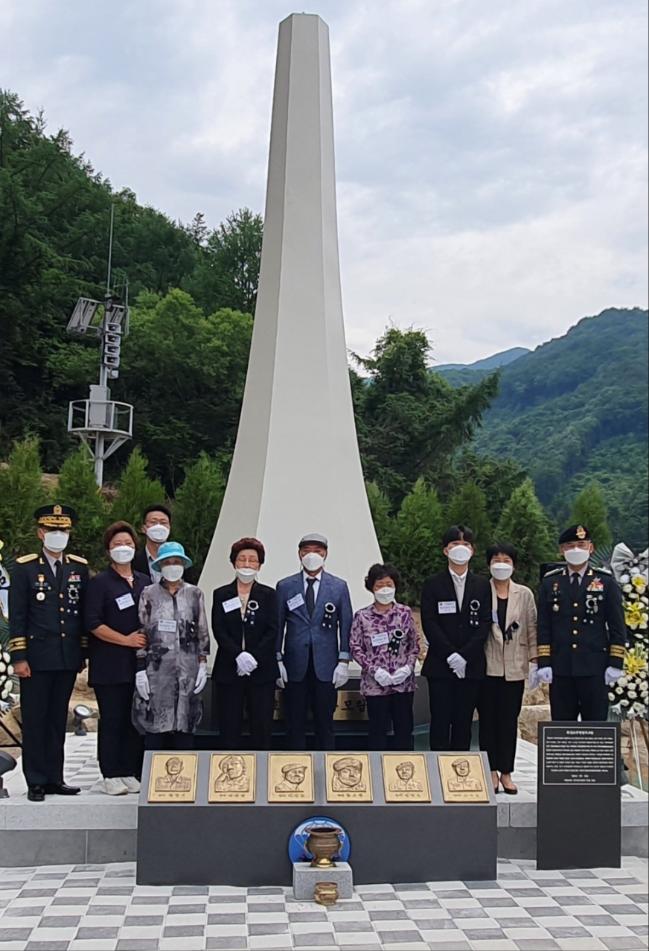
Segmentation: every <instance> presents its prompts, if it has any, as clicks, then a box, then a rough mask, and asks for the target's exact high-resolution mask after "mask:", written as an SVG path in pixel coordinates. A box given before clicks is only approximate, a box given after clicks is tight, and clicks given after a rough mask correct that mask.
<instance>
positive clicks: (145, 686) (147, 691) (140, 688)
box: [135, 670, 151, 702]
mask: <svg viewBox="0 0 649 951" xmlns="http://www.w3.org/2000/svg"><path fill="white" fill-rule="evenodd" d="M135 689H136V690H137V692H138V693H139V695H140V697H141V698H142V699H143V700H144V701H145V702H146V701H148V699H149V697H150V696H151V688H150V687H149V678H148V677H147V675H146V670H138V672H137V673H136V675H135Z"/></svg>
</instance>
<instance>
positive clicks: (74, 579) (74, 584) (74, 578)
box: [67, 574, 81, 614]
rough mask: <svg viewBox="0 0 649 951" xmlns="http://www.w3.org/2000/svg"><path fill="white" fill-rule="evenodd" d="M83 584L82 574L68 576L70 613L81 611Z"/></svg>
mask: <svg viewBox="0 0 649 951" xmlns="http://www.w3.org/2000/svg"><path fill="white" fill-rule="evenodd" d="M80 585H81V575H78V574H71V575H70V577H69V578H68V589H67V595H68V614H78V613H79V588H80Z"/></svg>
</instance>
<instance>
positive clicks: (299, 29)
mask: <svg viewBox="0 0 649 951" xmlns="http://www.w3.org/2000/svg"><path fill="white" fill-rule="evenodd" d="M308 531H316V532H322V533H324V534H326V535H327V536H328V538H329V544H330V554H329V559H328V562H327V568H328V570H329V571H332V572H333V573H334V574H339V575H341V576H342V577H344V578H345V579H347V581H348V582H349V586H350V590H351V593H352V599H353V600H354V604H355V607H359V606H360V605H361V604H363V603H366V602H367V600H368V597H369V595H368V594H367V592H365V591H364V590H363V578H364V576H365V572H366V571H367V568H368V567H369V565H370V564H371V563H372V562H374V561H377V560H379V559H380V551H379V546H378V542H377V539H376V533H375V531H374V526H373V524H372V517H371V514H370V509H369V505H368V502H367V496H366V493H365V486H364V483H363V474H362V470H361V464H360V457H359V453H358V442H357V438H356V429H355V425H354V415H353V409H352V400H351V390H350V385H349V376H348V370H347V351H346V347H345V331H344V325H343V314H342V300H341V292H340V270H339V263H338V231H337V220H336V183H335V170H334V143H333V110H332V102H331V69H330V57H329V31H328V28H327V26H326V24H325V23H324V22H323V21H322V20H321V19H320V17H318V16H313V15H310V14H293V15H292V16H289V17H287V19H285V20H283V21H282V23H281V24H280V27H279V40H278V47H277V63H276V71H275V89H274V97H273V115H272V126H271V135H270V157H269V161H268V185H267V194H266V214H265V220H264V240H263V247H262V255H261V273H260V279H259V293H258V297H257V309H256V312H255V325H254V331H253V336H252V346H251V351H250V362H249V365H248V375H247V378H246V387H245V393H244V398H243V407H242V411H241V420H240V423H239V431H238V435H237V442H236V447H235V450H234V457H233V460H232V468H231V470H230V477H229V480H228V485H227V489H226V493H225V498H224V500H223V507H222V509H221V514H220V516H219V520H218V524H217V526H216V531H215V533H214V538H213V540H212V544H211V546H210V550H209V554H208V556H207V560H206V562H205V567H204V569H203V574H202V576H201V587H203V589H204V590H206V591H210V590H211V588H212V587H213V586H215V585H217V584H222V583H223V582H224V581H226V580H229V579H230V578H231V577H232V569H231V566H230V565H229V563H228V560H227V559H228V554H229V550H230V545H231V544H232V542H233V541H235V540H236V539H238V538H240V537H242V536H244V535H254V536H256V537H258V538H260V539H261V540H262V541H263V543H264V544H265V546H266V548H267V555H268V557H267V562H266V565H265V566H264V569H263V572H262V576H261V580H262V581H266V582H267V583H271V584H272V583H275V582H276V581H277V580H278V579H279V578H281V577H284V576H285V575H288V574H292V573H294V572H295V571H297V570H298V568H299V565H298V560H297V542H298V540H299V538H300V537H301V536H302V535H303V534H304V533H305V532H308Z"/></svg>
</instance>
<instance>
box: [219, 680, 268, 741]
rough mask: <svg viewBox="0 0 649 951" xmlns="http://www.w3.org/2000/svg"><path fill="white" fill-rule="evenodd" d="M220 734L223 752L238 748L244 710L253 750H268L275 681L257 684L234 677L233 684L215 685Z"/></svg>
mask: <svg viewBox="0 0 649 951" xmlns="http://www.w3.org/2000/svg"><path fill="white" fill-rule="evenodd" d="M215 690H216V704H217V709H218V712H219V732H220V734H221V739H222V741H223V747H224V749H226V750H237V749H240V748H241V731H242V727H243V714H244V708H245V709H246V710H247V713H248V726H249V729H250V738H251V741H252V748H253V749H254V750H269V749H270V744H271V736H272V732H273V706H274V702H275V681H274V680H271V681H270V683H266V684H256V683H254V682H253V681H251V680H250V678H249V677H237V679H236V681H235V682H234V683H229V684H216V685H215Z"/></svg>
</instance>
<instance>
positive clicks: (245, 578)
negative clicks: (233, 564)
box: [234, 568, 259, 584]
mask: <svg viewBox="0 0 649 951" xmlns="http://www.w3.org/2000/svg"><path fill="white" fill-rule="evenodd" d="M234 573H235V575H236V576H237V578H238V579H239V581H240V582H241V584H250V582H251V581H254V580H255V578H256V577H257V575H258V574H259V572H258V571H257V569H256V568H235V569H234Z"/></svg>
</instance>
